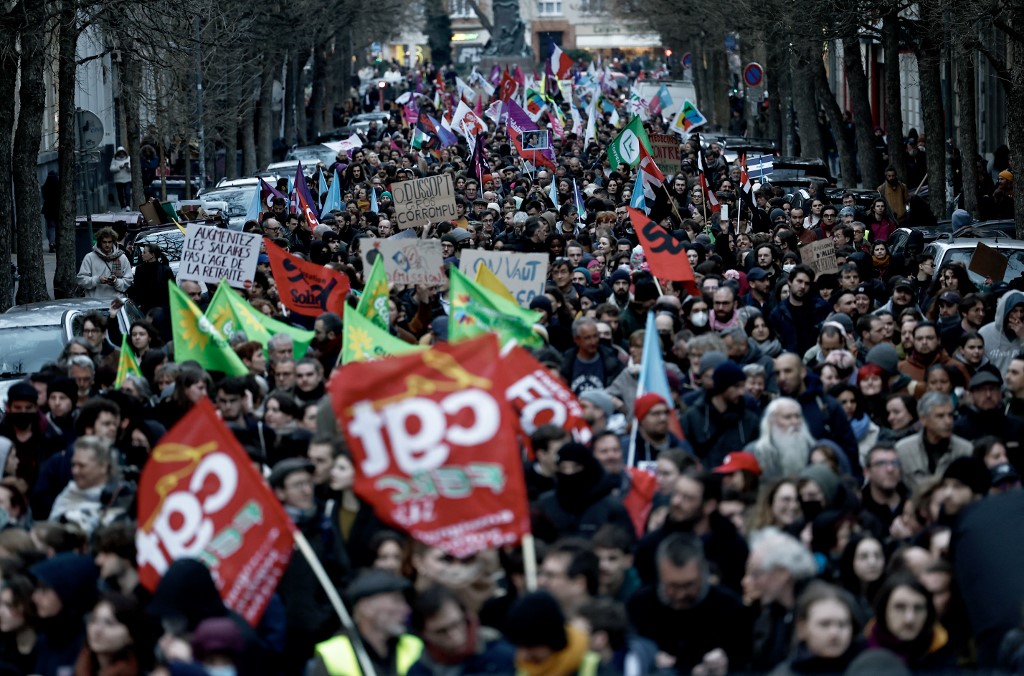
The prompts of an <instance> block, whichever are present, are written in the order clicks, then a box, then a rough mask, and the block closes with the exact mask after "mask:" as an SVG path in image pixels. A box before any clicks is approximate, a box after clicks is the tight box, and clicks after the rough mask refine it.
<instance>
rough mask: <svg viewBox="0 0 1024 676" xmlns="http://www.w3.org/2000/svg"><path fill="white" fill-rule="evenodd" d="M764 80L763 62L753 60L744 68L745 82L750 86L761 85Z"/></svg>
mask: <svg viewBox="0 0 1024 676" xmlns="http://www.w3.org/2000/svg"><path fill="white" fill-rule="evenodd" d="M763 81H764V68H762V67H761V64H759V63H755V62H753V61H751V62H750V63H748V64H747V67H746V68H744V69H743V82H745V83H746V85H747V86H748V87H760V86H761V83H762V82H763Z"/></svg>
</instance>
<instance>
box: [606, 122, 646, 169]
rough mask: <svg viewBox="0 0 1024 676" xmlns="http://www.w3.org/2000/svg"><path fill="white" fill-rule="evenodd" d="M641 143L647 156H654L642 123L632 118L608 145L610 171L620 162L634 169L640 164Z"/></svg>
mask: <svg viewBox="0 0 1024 676" xmlns="http://www.w3.org/2000/svg"><path fill="white" fill-rule="evenodd" d="M641 143H642V144H644V148H647V152H648V153H649V154H651V155H654V150H653V149H652V148H651V139H649V138H647V130H646V129H644V123H643V122H642V121H641V120H640V118H639V117H638V116H634V117H633V119H632V120H630V121H629V124H627V125H626V126H625V127H624V128H623V129H622V131H621V132H619V135H618V136H616V137H615V138H613V139H612V142H611V143H609V144H608V161H609V162H611V167H612V171H615V169H616V168H617V167H618V166H619V163H620V162H625V163H626V164H628V165H629V166H631V167H636V165H637V164H639V163H640V144H641Z"/></svg>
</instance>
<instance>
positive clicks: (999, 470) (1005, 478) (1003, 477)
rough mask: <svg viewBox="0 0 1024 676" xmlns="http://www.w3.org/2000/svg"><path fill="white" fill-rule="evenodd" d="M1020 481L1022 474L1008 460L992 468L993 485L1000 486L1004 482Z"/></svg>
mask: <svg viewBox="0 0 1024 676" xmlns="http://www.w3.org/2000/svg"><path fill="white" fill-rule="evenodd" d="M1014 481H1020V475H1019V474H1017V470H1015V469H1014V468H1013V465H1011V464H1010V463H1008V462H1004V463H1002V464H1000V465H996V466H995V467H993V468H992V485H993V486H998V485H999V484H1002V483H1007V482H1014Z"/></svg>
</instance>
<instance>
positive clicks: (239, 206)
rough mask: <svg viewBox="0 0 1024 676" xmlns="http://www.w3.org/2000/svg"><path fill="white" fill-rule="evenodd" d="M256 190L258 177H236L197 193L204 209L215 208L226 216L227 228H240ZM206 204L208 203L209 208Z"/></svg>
mask: <svg viewBox="0 0 1024 676" xmlns="http://www.w3.org/2000/svg"><path fill="white" fill-rule="evenodd" d="M257 190H259V180H258V179H255V178H243V179H236V180H233V181H227V182H222V183H221V185H218V186H217V187H216V188H211V189H209V190H206V191H203V193H202V194H200V195H199V199H200V200H202V202H203V204H204V209H206V210H207V211H209V210H210V209H214V208H215V209H217V210H219V211H220V212H221V213H222V214H223V215H224V216H226V217H227V220H228V228H230V229H231V230H241V229H242V227H243V226H244V225H245V215H246V214H247V213H249V206H250V205H251V204H252V200H253V196H254V195H255V194H256V191H257ZM206 205H209V208H207V207H206Z"/></svg>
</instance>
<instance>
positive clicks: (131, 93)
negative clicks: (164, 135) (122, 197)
mask: <svg viewBox="0 0 1024 676" xmlns="http://www.w3.org/2000/svg"><path fill="white" fill-rule="evenodd" d="M121 59H122V62H121V63H122V66H123V68H122V78H121V107H122V110H124V130H125V136H127V144H128V145H127V149H128V157H130V158H131V160H132V164H131V168H132V202H134V204H133V205H131V206H138V205H140V204H142V203H143V202H145V201H146V192H145V188H144V186H143V184H142V151H141V146H142V132H141V130H140V128H139V89H140V82H141V79H142V73H141V69H142V65H141V64H140V63H139V62H138V60H137V59H134V58H132V57H131V55H130V54H129V50H122V51H121Z"/></svg>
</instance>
